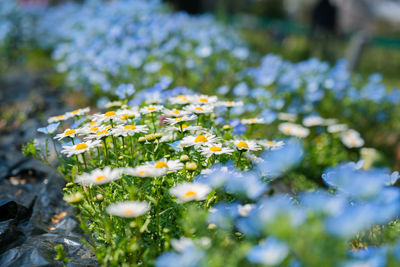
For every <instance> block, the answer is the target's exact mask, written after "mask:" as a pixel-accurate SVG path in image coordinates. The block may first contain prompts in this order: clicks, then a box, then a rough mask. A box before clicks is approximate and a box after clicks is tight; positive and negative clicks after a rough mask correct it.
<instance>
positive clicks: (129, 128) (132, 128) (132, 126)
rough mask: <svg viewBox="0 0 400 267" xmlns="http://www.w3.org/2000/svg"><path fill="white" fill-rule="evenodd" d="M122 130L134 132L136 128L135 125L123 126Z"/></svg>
mask: <svg viewBox="0 0 400 267" xmlns="http://www.w3.org/2000/svg"><path fill="white" fill-rule="evenodd" d="M124 129H125V130H135V129H136V126H135V125H125V126H124Z"/></svg>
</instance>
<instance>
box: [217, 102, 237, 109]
mask: <svg viewBox="0 0 400 267" xmlns="http://www.w3.org/2000/svg"><path fill="white" fill-rule="evenodd" d="M216 106H218V107H220V106H222V107H227V108H233V107H241V106H243V102H242V101H218V102H217V103H216Z"/></svg>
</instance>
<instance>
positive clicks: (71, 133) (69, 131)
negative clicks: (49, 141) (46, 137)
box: [54, 129, 78, 140]
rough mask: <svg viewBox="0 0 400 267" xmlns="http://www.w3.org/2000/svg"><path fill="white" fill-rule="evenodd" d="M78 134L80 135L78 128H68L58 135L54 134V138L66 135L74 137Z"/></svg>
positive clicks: (62, 137)
mask: <svg viewBox="0 0 400 267" xmlns="http://www.w3.org/2000/svg"><path fill="white" fill-rule="evenodd" d="M76 135H78V130H76V129H66V130H65V131H64V132H63V133H60V134H57V135H56V136H54V139H57V140H61V139H64V138H66V137H71V138H74V137H75V136H76Z"/></svg>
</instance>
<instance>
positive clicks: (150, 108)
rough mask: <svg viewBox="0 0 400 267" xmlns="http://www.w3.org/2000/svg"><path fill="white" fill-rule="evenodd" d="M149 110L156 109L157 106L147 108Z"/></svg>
mask: <svg viewBox="0 0 400 267" xmlns="http://www.w3.org/2000/svg"><path fill="white" fill-rule="evenodd" d="M147 110H148V111H153V110H156V108H155V107H149V108H147Z"/></svg>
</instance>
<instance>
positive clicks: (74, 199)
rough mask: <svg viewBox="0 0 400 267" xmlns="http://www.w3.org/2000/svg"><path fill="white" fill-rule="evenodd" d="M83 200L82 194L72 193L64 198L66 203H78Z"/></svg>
mask: <svg viewBox="0 0 400 267" xmlns="http://www.w3.org/2000/svg"><path fill="white" fill-rule="evenodd" d="M82 199H83V195H82V193H81V192H76V193H72V194H69V195H65V196H64V201H65V202H68V203H78V202H80V201H81V200H82Z"/></svg>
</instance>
